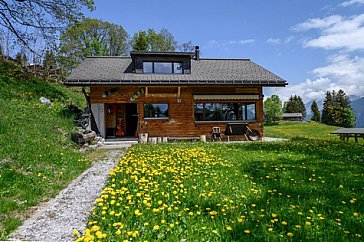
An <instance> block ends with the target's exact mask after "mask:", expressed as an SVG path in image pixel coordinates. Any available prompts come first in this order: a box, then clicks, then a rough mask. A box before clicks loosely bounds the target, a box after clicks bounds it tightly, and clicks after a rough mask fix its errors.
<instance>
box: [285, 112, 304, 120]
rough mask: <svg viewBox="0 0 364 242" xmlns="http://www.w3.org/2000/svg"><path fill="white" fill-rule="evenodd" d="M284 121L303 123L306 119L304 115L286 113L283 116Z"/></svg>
mask: <svg viewBox="0 0 364 242" xmlns="http://www.w3.org/2000/svg"><path fill="white" fill-rule="evenodd" d="M282 119H283V120H285V121H295V122H302V121H303V119H304V117H303V115H302V113H284V114H282Z"/></svg>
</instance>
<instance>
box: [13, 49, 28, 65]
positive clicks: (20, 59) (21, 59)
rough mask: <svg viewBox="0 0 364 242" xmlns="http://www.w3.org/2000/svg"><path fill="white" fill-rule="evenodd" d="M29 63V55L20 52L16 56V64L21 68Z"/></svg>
mask: <svg viewBox="0 0 364 242" xmlns="http://www.w3.org/2000/svg"><path fill="white" fill-rule="evenodd" d="M27 61H28V58H27V55H26V54H25V53H23V52H22V51H20V52H18V53H17V54H16V55H15V62H16V63H18V64H19V65H21V66H25V65H26V64H27Z"/></svg>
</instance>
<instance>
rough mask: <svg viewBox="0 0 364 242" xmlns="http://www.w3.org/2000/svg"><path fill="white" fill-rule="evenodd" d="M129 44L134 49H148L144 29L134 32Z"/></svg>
mask: <svg viewBox="0 0 364 242" xmlns="http://www.w3.org/2000/svg"><path fill="white" fill-rule="evenodd" d="M131 45H132V49H133V50H134V51H147V50H148V49H149V41H148V36H147V33H146V32H145V31H139V32H137V33H135V34H134V36H133V39H132V40H131Z"/></svg>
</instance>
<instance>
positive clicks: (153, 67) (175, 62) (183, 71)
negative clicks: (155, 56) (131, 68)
mask: <svg viewBox="0 0 364 242" xmlns="http://www.w3.org/2000/svg"><path fill="white" fill-rule="evenodd" d="M144 63H152V72H144ZM155 63H171V64H172V72H171V73H169V72H155ZM175 64H180V65H181V66H182V72H181V73H176V72H175V71H174V67H175ZM184 73H185V68H184V64H183V61H143V74H159V75H163V74H167V75H168V74H174V75H182V74H184Z"/></svg>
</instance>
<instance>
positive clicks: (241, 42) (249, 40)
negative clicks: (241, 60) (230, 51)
mask: <svg viewBox="0 0 364 242" xmlns="http://www.w3.org/2000/svg"><path fill="white" fill-rule="evenodd" d="M254 42H255V40H253V39H242V40H239V44H241V45H247V44H253V43H254Z"/></svg>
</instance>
